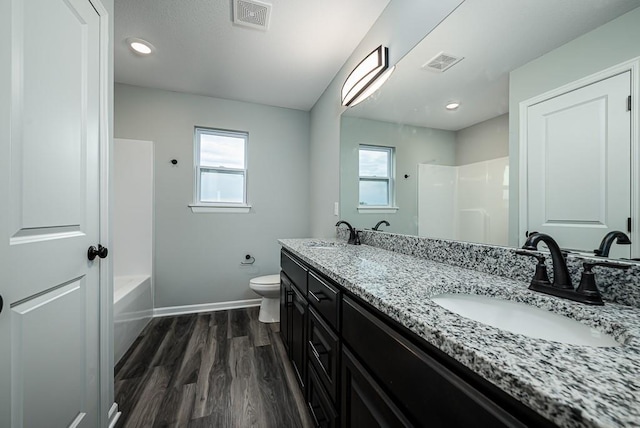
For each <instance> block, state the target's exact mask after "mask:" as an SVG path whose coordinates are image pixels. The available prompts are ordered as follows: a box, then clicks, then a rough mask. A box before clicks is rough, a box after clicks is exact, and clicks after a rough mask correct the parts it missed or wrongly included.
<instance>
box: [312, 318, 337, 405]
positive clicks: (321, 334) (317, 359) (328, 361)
mask: <svg viewBox="0 0 640 428" xmlns="http://www.w3.org/2000/svg"><path fill="white" fill-rule="evenodd" d="M307 338H308V340H307V346H308V348H307V356H308V357H309V364H311V365H312V366H313V368H314V369H315V370H316V373H317V375H318V377H319V378H320V382H322V385H324V387H325V389H326V390H327V392H328V393H329V395H330V396H331V399H332V400H333V401H334V402H335V401H336V397H337V395H338V358H339V355H340V351H339V347H340V341H339V340H338V336H336V335H335V333H333V332H332V331H331V328H330V327H329V326H328V325H327V324H326V323H325V322H324V321H322V319H321V318H320V316H319V315H318V313H317V312H316V311H315V310H313V309H311V308H309V332H308V334H307Z"/></svg>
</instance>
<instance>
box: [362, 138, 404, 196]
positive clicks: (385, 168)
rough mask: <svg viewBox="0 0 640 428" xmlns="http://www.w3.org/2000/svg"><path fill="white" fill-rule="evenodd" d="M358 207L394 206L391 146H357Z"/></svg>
mask: <svg viewBox="0 0 640 428" xmlns="http://www.w3.org/2000/svg"><path fill="white" fill-rule="evenodd" d="M358 159H359V171H360V172H359V176H360V178H359V180H360V182H359V190H360V191H359V206H360V208H367V207H369V208H373V209H375V208H383V207H384V208H395V207H393V205H394V190H393V148H392V147H382V146H366V145H361V146H360V147H359V157H358Z"/></svg>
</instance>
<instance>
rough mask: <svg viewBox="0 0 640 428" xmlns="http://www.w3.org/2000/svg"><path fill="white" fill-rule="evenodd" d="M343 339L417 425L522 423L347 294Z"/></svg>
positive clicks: (445, 425)
mask: <svg viewBox="0 0 640 428" xmlns="http://www.w3.org/2000/svg"><path fill="white" fill-rule="evenodd" d="M342 311H343V312H342V317H343V319H342V338H343V340H344V343H345V345H348V346H349V347H350V348H351V349H352V350H353V351H354V353H355V354H356V356H357V357H358V358H359V359H360V360H361V361H363V362H364V365H365V366H366V367H367V369H368V371H369V372H370V373H372V374H373V375H374V376H375V377H376V379H377V381H378V383H379V384H380V386H381V387H382V388H383V389H384V390H385V391H386V392H387V394H388V395H389V396H390V397H391V399H392V400H394V402H395V403H396V405H397V406H398V407H399V408H400V409H402V412H403V413H404V414H405V415H407V417H408V418H410V419H411V420H412V421H413V424H415V425H425V424H428V425H429V426H432V427H450V426H491V427H523V426H524V425H523V424H522V423H521V422H519V421H518V420H517V419H515V418H514V417H513V416H512V415H511V414H509V413H508V412H506V411H505V410H503V409H502V408H500V407H498V406H497V405H496V404H495V403H494V402H493V401H491V400H489V399H488V398H487V397H485V396H484V395H482V394H481V393H480V392H479V391H477V390H476V389H475V388H473V387H472V386H471V385H469V384H468V383H467V382H466V381H465V380H464V379H462V378H460V377H459V376H458V375H457V374H455V373H453V372H452V371H451V370H449V369H447V368H446V367H444V366H443V365H442V364H440V363H439V362H438V361H436V360H435V359H434V358H433V357H431V356H429V355H428V354H427V353H426V352H424V351H423V350H422V349H420V348H418V347H417V346H415V345H414V344H413V343H411V342H410V341H408V340H407V339H406V338H404V337H403V336H402V335H400V333H398V332H397V331H395V330H394V329H392V328H391V327H390V326H388V325H387V324H386V323H384V322H383V321H382V320H380V319H377V318H376V317H375V316H374V315H373V314H372V313H371V312H370V311H369V310H368V309H366V308H364V307H363V306H361V305H360V304H358V303H356V302H355V301H354V300H352V299H349V298H347V297H345V298H344V299H343V305H342Z"/></svg>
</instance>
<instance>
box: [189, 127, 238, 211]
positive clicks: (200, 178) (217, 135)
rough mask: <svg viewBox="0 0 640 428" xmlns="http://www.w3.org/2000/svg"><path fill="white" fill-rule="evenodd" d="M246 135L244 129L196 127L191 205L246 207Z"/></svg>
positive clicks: (201, 206)
mask: <svg viewBox="0 0 640 428" xmlns="http://www.w3.org/2000/svg"><path fill="white" fill-rule="evenodd" d="M248 137H249V135H248V134H247V133H246V132H237V131H225V130H220V129H209V128H196V130H195V161H196V165H195V174H196V177H195V204H194V205H193V206H192V209H193V208H194V207H196V208H220V211H226V209H229V208H231V209H233V208H239V209H240V211H241V212H244V210H245V209H246V211H248V209H249V206H248V205H247V141H248ZM196 211H197V210H196V209H194V212H196ZM209 211H210V210H209Z"/></svg>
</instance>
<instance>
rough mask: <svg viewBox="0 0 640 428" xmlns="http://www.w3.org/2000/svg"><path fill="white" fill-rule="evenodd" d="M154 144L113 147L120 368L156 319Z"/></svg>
mask: <svg viewBox="0 0 640 428" xmlns="http://www.w3.org/2000/svg"><path fill="white" fill-rule="evenodd" d="M153 164H154V157H153V142H151V141H141V140H122V139H115V140H114V147H113V165H114V174H113V245H112V251H111V254H112V257H113V277H114V280H113V303H114V306H113V315H114V317H113V322H114V329H113V342H114V349H113V351H114V357H115V360H114V361H116V362H118V360H119V359H120V358H121V357H122V355H124V353H125V352H126V350H127V349H128V348H129V347H130V346H131V344H132V343H133V342H134V340H135V339H136V337H138V335H139V334H140V332H141V331H142V329H143V328H144V327H145V325H147V323H148V322H149V321H150V320H151V316H152V315H153V279H152V275H153V232H154V230H153V229H154V228H153V217H154V216H153V205H154V195H153V193H154V192H153V168H154V166H153Z"/></svg>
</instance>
